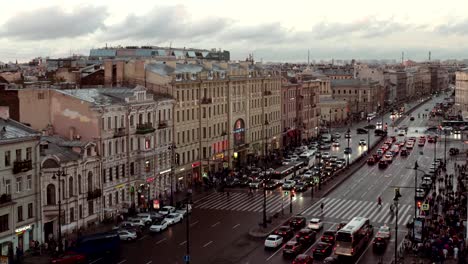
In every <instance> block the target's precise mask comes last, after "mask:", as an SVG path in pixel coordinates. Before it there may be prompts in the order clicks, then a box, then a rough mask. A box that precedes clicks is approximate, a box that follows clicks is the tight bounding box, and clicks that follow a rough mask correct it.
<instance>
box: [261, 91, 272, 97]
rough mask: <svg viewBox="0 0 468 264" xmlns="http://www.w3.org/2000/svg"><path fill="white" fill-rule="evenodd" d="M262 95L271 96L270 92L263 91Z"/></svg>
mask: <svg viewBox="0 0 468 264" xmlns="http://www.w3.org/2000/svg"><path fill="white" fill-rule="evenodd" d="M263 95H264V96H269V95H272V93H271V91H264V92H263Z"/></svg>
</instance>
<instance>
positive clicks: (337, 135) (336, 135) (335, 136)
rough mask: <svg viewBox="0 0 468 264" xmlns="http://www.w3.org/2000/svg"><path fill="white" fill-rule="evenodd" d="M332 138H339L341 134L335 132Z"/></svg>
mask: <svg viewBox="0 0 468 264" xmlns="http://www.w3.org/2000/svg"><path fill="white" fill-rule="evenodd" d="M333 138H341V134H340V133H338V132H336V133H335V134H333Z"/></svg>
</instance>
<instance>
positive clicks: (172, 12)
mask: <svg viewBox="0 0 468 264" xmlns="http://www.w3.org/2000/svg"><path fill="white" fill-rule="evenodd" d="M24 6H28V9H27V10H25V8H24ZM402 7H404V9H402ZM464 7H465V8H466V7H468V3H465V2H463V1H456V0H454V1H447V3H446V4H445V5H444V6H438V5H432V4H431V3H430V2H425V5H421V4H418V3H406V2H404V1H393V2H392V3H391V5H389V4H385V5H384V4H383V2H379V3H375V1H360V2H359V3H341V2H340V1H329V2H321V3H320V4H317V3H313V2H307V1H299V0H298V1H289V2H288V5H287V6H285V5H278V4H271V3H269V2H266V1H256V2H254V3H251V2H248V1H236V2H231V1H211V0H204V1H171V2H166V3H161V4H157V5H155V4H153V3H152V2H150V1H139V2H136V3H135V4H134V5H132V6H128V4H127V3H126V2H123V1H117V2H112V4H111V2H101V4H100V5H95V4H94V3H93V2H91V1H88V0H81V1H77V2H76V3H74V4H73V5H71V4H69V3H65V2H63V1H54V0H50V1H41V3H36V2H32V1H27V0H23V1H16V2H10V3H8V4H7V8H4V9H3V10H2V11H0V17H1V19H0V25H1V26H2V29H0V61H4V62H7V61H15V60H16V59H18V61H27V60H29V59H31V58H34V57H36V56H50V57H63V56H67V55H70V54H83V55H89V49H90V48H98V47H104V46H106V44H107V45H109V46H116V45H122V46H126V45H148V44H149V45H159V46H170V45H172V46H173V47H187V48H188V47H193V48H208V49H211V48H222V49H226V50H230V51H231V53H232V58H233V59H240V60H242V59H245V58H246V57H247V56H248V54H250V53H253V54H254V55H255V58H256V59H257V60H260V59H263V60H264V61H305V60H306V59H307V50H310V57H311V58H313V59H318V60H320V59H331V58H335V59H353V58H354V59H397V60H398V59H400V58H401V52H405V58H408V59H412V60H417V61H421V60H426V59H427V54H428V52H429V51H432V58H433V59H452V58H459V59H463V55H464V54H465V53H464V49H463V43H465V42H466V41H467V40H468V30H467V28H468V19H467V17H466V15H465V14H463V12H462V10H464V9H465V8H464ZM262 9H263V10H264V12H259V10H262Z"/></svg>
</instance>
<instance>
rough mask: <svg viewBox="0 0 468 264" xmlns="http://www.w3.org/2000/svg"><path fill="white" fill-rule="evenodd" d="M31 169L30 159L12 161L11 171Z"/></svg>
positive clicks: (18, 171)
mask: <svg viewBox="0 0 468 264" xmlns="http://www.w3.org/2000/svg"><path fill="white" fill-rule="evenodd" d="M31 169H32V161H31V160H23V161H15V162H13V173H14V174H17V173H20V172H26V171H30V170H31Z"/></svg>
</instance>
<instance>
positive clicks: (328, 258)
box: [322, 257, 338, 264]
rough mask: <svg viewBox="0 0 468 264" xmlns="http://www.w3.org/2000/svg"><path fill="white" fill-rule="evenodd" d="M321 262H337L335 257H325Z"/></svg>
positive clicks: (332, 263) (335, 263)
mask: <svg viewBox="0 0 468 264" xmlns="http://www.w3.org/2000/svg"><path fill="white" fill-rule="evenodd" d="M322 263H323V264H337V263H338V259H337V258H335V257H326V258H325V259H324V260H323V262H322Z"/></svg>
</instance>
